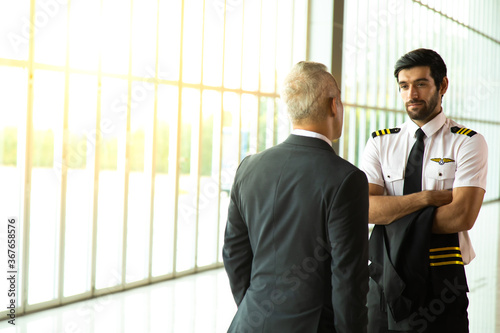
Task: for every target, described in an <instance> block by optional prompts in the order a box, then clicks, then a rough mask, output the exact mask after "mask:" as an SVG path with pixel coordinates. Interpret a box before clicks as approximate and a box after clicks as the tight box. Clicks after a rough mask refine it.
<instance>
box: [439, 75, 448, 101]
mask: <svg viewBox="0 0 500 333" xmlns="http://www.w3.org/2000/svg"><path fill="white" fill-rule="evenodd" d="M449 83H450V82H449V81H448V77H446V76H445V77H444V78H443V81H442V82H441V86H440V87H439V95H441V96H443V95H444V94H445V93H446V91H447V90H448V84H449Z"/></svg>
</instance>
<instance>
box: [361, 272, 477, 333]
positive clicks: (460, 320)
mask: <svg viewBox="0 0 500 333" xmlns="http://www.w3.org/2000/svg"><path fill="white" fill-rule="evenodd" d="M441 287H442V289H441V290H440V291H438V292H436V290H435V288H432V287H430V288H429V290H427V297H426V302H425V306H422V307H420V308H419V309H418V310H416V311H415V312H414V313H413V314H412V315H410V317H409V324H410V326H411V327H412V330H409V331H404V332H412V333H417V332H418V333H447V332H449V333H468V332H469V320H468V315H467V307H468V305H469V299H468V297H467V289H466V286H464V285H462V284H460V282H459V281H458V280H457V279H454V280H452V281H448V280H446V281H445V283H443V284H442V286H441ZM424 292H425V291H424ZM389 332H390V333H395V332H403V331H393V330H389V329H388V317H387V312H386V305H385V300H384V297H383V295H382V293H381V291H380V289H379V287H378V286H377V284H376V283H375V282H374V281H373V280H372V279H370V291H369V293H368V333H389Z"/></svg>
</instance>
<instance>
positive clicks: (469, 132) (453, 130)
mask: <svg viewBox="0 0 500 333" xmlns="http://www.w3.org/2000/svg"><path fill="white" fill-rule="evenodd" d="M451 133H456V134H463V135H467V136H474V135H475V134H477V132H476V131H473V130H471V129H468V128H465V127H462V128H460V127H458V126H454V127H452V128H451Z"/></svg>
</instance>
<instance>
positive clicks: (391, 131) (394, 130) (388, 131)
mask: <svg viewBox="0 0 500 333" xmlns="http://www.w3.org/2000/svg"><path fill="white" fill-rule="evenodd" d="M399 132H401V128H399V127H395V128H385V129H381V130H378V131H375V132H373V133H372V138H376V137H377V136H382V135H386V134H398V133H399Z"/></svg>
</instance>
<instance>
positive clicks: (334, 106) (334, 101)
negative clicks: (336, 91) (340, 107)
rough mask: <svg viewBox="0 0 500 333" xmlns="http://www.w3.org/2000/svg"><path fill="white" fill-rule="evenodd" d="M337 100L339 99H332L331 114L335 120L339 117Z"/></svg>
mask: <svg viewBox="0 0 500 333" xmlns="http://www.w3.org/2000/svg"><path fill="white" fill-rule="evenodd" d="M337 98H338V97H332V98H331V101H330V112H331V115H332V117H333V118H335V117H336V116H337V113H338V112H337Z"/></svg>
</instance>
